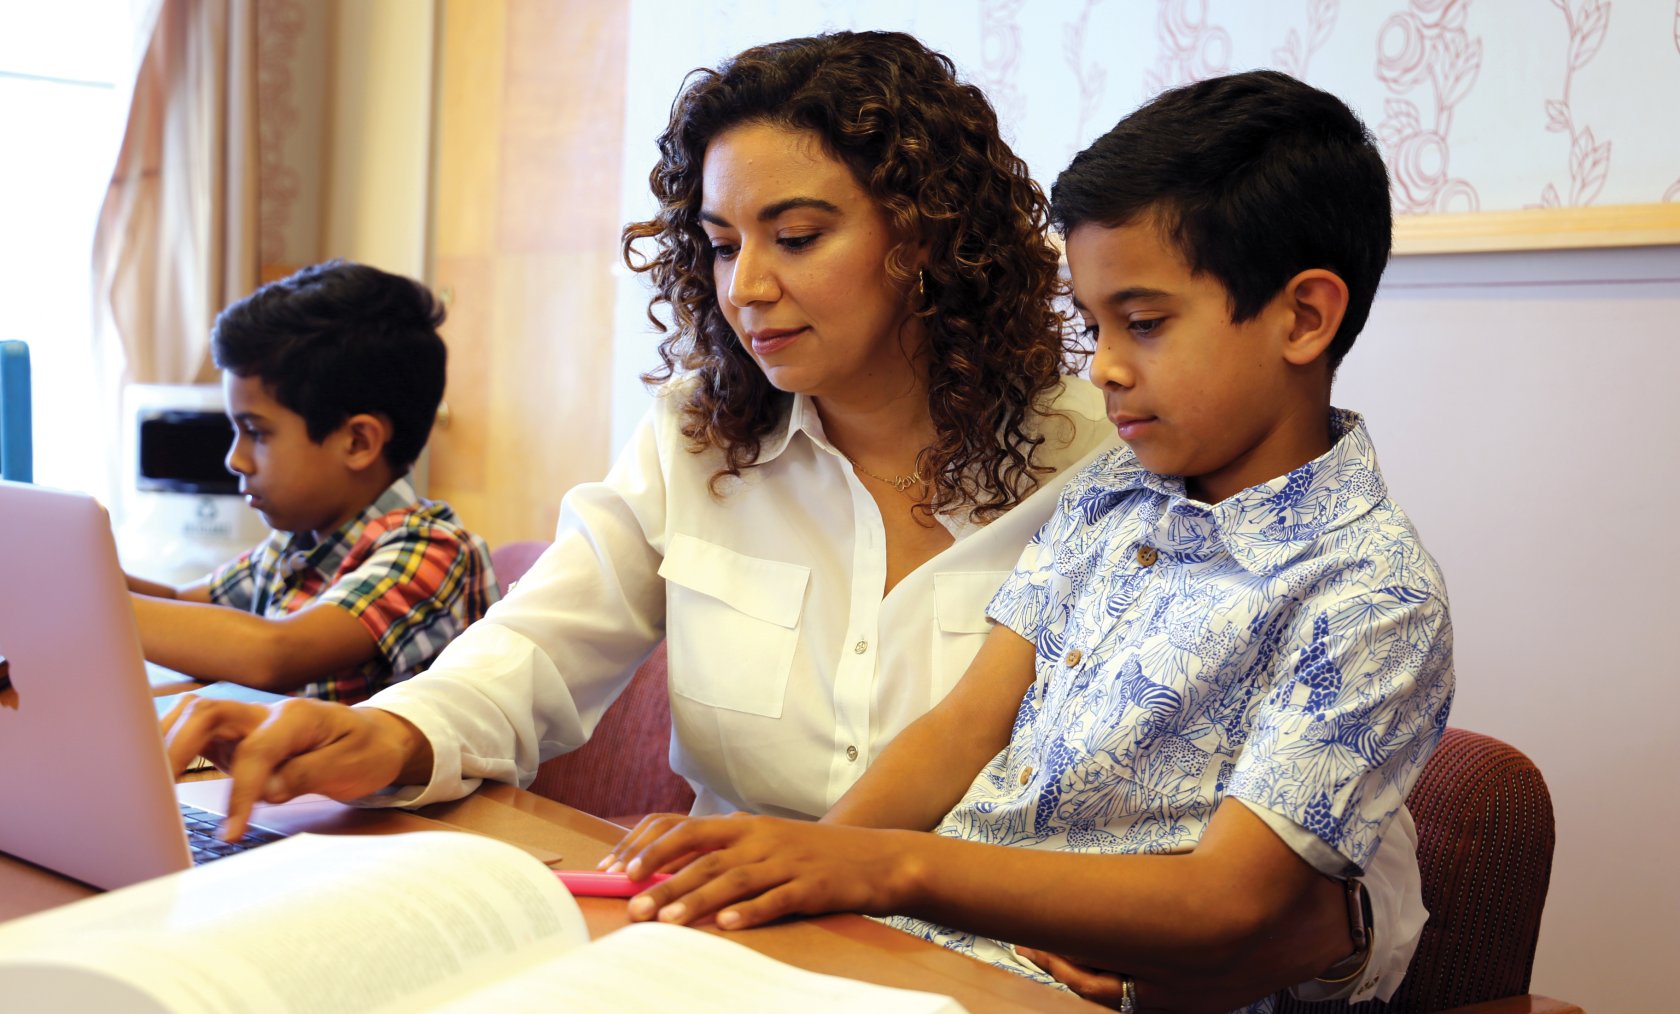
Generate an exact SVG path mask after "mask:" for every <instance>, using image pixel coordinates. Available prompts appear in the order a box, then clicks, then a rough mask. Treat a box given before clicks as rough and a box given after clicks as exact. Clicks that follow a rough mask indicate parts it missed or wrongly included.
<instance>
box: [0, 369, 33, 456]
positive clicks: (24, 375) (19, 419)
mask: <svg viewBox="0 0 1680 1014" xmlns="http://www.w3.org/2000/svg"><path fill="white" fill-rule="evenodd" d="M33 447H34V444H33V434H32V432H31V430H30V409H29V346H28V345H26V344H24V343H23V342H0V479H10V480H12V481H13V482H30V481H31V480H33V478H34V469H35V452H34V449H33Z"/></svg>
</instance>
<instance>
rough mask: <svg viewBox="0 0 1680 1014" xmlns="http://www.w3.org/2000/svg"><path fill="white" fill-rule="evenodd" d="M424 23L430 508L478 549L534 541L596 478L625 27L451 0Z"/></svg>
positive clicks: (559, 9)
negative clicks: (442, 378)
mask: <svg viewBox="0 0 1680 1014" xmlns="http://www.w3.org/2000/svg"><path fill="white" fill-rule="evenodd" d="M441 25H442V29H441V31H442V37H441V39H440V49H441V80H440V83H439V91H438V123H439V126H438V158H437V165H438V176H437V191H436V201H437V209H436V216H435V221H436V223H437V233H436V236H435V249H436V251H437V257H436V258H435V263H434V271H433V278H434V280H435V283H436V285H437V287H438V288H439V289H440V290H449V291H450V292H451V294H452V295H453V305H452V306H451V310H450V322H449V324H448V325H446V327H445V332H444V333H445V336H446V337H447V338H448V340H449V343H450V395H449V403H450V408H451V421H450V425H449V428H448V429H447V430H444V431H440V433H439V434H438V436H437V437H436V438H435V439H434V441H433V454H432V469H433V471H432V484H431V488H432V493H433V495H435V496H438V497H440V498H442V499H446V500H449V501H450V502H451V503H452V504H454V505H455V507H456V509H457V510H458V511H460V513H461V516H462V518H463V519H464V520H465V521H466V522H467V524H468V525H469V526H470V527H472V528H473V529H474V530H476V531H478V532H479V533H480V534H482V535H483V536H484V537H485V538H487V539H488V540H489V541H490V543H491V545H499V544H501V543H505V542H509V541H512V540H515V539H533V538H536V539H546V538H549V537H551V536H552V534H553V532H554V524H555V521H556V519H557V518H558V516H559V504H560V498H561V497H562V496H563V495H564V494H565V492H566V490H568V489H570V488H571V487H572V486H574V485H576V484H577V483H579V482H585V481H589V480H593V479H599V478H600V477H601V476H603V475H604V474H605V473H606V470H607V466H608V449H609V444H610V422H609V419H610V415H609V411H610V394H609V391H610V384H609V375H610V371H611V369H612V341H611V335H612V292H613V276H612V269H613V264H614V263H615V261H616V250H617V235H618V227H619V223H618V222H617V220H616V216H617V208H618V192H617V179H618V176H619V161H620V148H621V139H622V137H623V129H624V128H623V123H622V121H623V109H624V70H623V61H624V51H625V44H626V34H625V33H626V20H625V14H624V11H623V9H622V8H621V7H620V5H617V4H598V3H588V2H568V3H560V2H549V0H545V2H526V0H511V2H506V3H502V2H495V3H479V2H476V0H475V2H464V0H454V2H450V3H446V4H445V6H444V16H443V19H442V21H441Z"/></svg>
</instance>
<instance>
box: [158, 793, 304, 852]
mask: <svg viewBox="0 0 1680 1014" xmlns="http://www.w3.org/2000/svg"><path fill="white" fill-rule="evenodd" d="M181 822H182V823H184V824H185V825H186V826H187V847H188V848H190V849H192V860H193V865H194V866H196V865H198V864H199V863H207V862H209V861H210V860H212V859H220V858H222V857H223V856H231V855H233V854H234V853H235V852H244V851H245V850H246V849H253V848H256V847H257V846H258V845H267V844H268V843H269V842H272V841H279V840H280V839H282V838H284V837H286V836H285V835H283V834H280V833H279V832H277V831H270V830H269V829H268V828H266V827H249V828H247V829H246V831H245V837H243V838H241V839H239V840H238V841H222V840H221V839H220V838H218V837H216V829H217V827H219V826H220V825H221V822H222V815H221V814H219V813H211V812H210V811H209V810H200V809H199V808H198V807H196V806H189V805H187V804H186V803H182V804H181Z"/></svg>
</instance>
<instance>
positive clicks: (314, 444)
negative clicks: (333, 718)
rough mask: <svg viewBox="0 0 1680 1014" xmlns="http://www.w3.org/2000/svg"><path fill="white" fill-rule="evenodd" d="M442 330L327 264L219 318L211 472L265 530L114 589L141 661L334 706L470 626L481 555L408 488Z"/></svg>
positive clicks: (417, 309)
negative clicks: (227, 483) (122, 599)
mask: <svg viewBox="0 0 1680 1014" xmlns="http://www.w3.org/2000/svg"><path fill="white" fill-rule="evenodd" d="M442 322H443V309H442V308H441V307H440V306H439V305H438V304H437V303H436V301H435V300H434V299H433V298H432V295H431V293H430V292H429V291H427V289H426V288H425V286H423V285H421V284H419V283H418V282H415V281H412V280H410V279H407V278H402V277H399V276H396V275H391V274H387V273H385V272H383V271H380V270H378V269H376V268H371V267H367V266H365V265H360V264H351V263H347V262H345V261H330V262H328V263H325V264H318V265H315V266H313V267H308V268H304V269H303V270H301V271H299V272H297V273H296V274H294V275H292V276H291V277H289V278H285V279H282V280H281V281H277V282H273V283H271V284H269V285H265V286H263V287H262V288H260V289H258V290H257V291H256V292H254V293H252V294H251V295H250V296H248V297H246V298H245V299H242V300H240V301H239V302H237V303H234V304H233V305H231V306H229V307H228V308H227V309H225V310H223V311H222V313H221V315H220V316H218V317H217V318H216V324H215V328H214V330H213V331H212V333H211V351H212V354H213V356H214V358H215V362H216V365H217V366H218V367H220V368H221V370H222V388H223V393H224V395H225V397H226V401H227V414H228V418H229V419H230V420H231V421H232V423H233V428H234V436H233V446H232V447H231V448H230V449H229V451H228V456H227V466H228V469H229V470H230V471H232V472H234V473H236V474H237V475H238V476H239V478H240V483H239V487H240V492H241V493H242V494H244V495H245V498H246V500H247V501H248V502H249V503H250V505H251V507H252V508H254V509H255V510H257V511H258V512H260V513H261V514H262V516H263V520H264V521H265V522H267V523H268V525H269V527H270V528H273V529H274V532H273V534H272V535H270V536H269V537H268V538H267V539H266V540H265V541H264V542H263V543H262V544H261V545H260V546H258V547H256V548H255V549H253V550H251V551H250V552H248V553H245V554H244V555H242V556H240V557H239V558H238V559H236V560H233V561H231V562H229V563H227V564H224V565H223V566H222V567H220V568H218V569H217V570H216V571H215V572H214V573H212V574H210V575H209V576H208V577H206V578H204V579H203V580H201V581H198V582H196V583H194V584H191V585H188V586H186V587H184V588H170V587H167V586H164V585H159V584H155V583H152V582H148V581H143V580H140V579H137V578H130V579H129V587H130V590H131V591H132V592H134V595H133V599H134V611H135V615H136V617H137V618H138V620H139V626H140V639H141V643H142V644H143V645H144V647H145V652H146V658H147V659H149V660H151V661H153V662H156V663H158V664H160V665H164V666H167V667H169V668H171V669H175V670H178V671H180V672H182V673H185V674H187V675H189V676H193V677H195V678H198V679H203V680H227V681H230V682H234V683H241V684H244V685H246V686H250V687H256V688H258V689H262V690H270V691H275V692H279V693H290V694H297V695H302V696H310V697H320V698H324V699H326V700H332V701H342V702H344V703H347V704H350V703H355V702H356V701H360V700H363V699H365V698H367V697H369V696H370V695H372V694H373V693H374V692H376V691H378V690H379V689H381V688H382V687H385V686H388V685H389V684H391V683H394V682H396V681H398V680H402V679H406V678H408V677H409V676H412V675H414V674H415V673H417V672H420V671H421V670H423V669H425V668H426V667H427V665H429V664H430V663H431V660H432V659H433V658H434V657H435V656H436V655H437V653H438V652H439V651H441V650H443V646H444V645H446V644H448V643H449V641H450V640H451V639H452V638H453V637H454V636H455V635H456V634H458V633H459V632H460V631H461V630H463V629H464V628H465V627H466V626H467V625H468V624H469V623H472V622H473V621H474V620H477V619H478V618H479V617H480V616H482V615H484V611H485V610H486V609H487V608H489V606H490V604H491V603H492V602H494V601H495V600H496V598H497V596H498V591H497V586H496V578H495V574H494V572H493V571H492V569H491V566H490V552H489V547H488V546H486V545H485V543H484V540H483V539H481V538H479V537H477V536H475V535H472V534H470V533H468V532H467V531H466V530H465V529H463V528H462V527H461V525H460V523H459V522H458V521H457V519H456V517H455V514H454V512H453V511H452V510H450V508H449V506H448V505H447V504H444V503H439V502H433V501H427V500H423V499H421V498H420V497H419V496H417V495H416V494H415V491H414V487H413V485H412V484H411V483H410V481H409V478H408V470H409V468H410V467H411V466H412V465H413V464H414V459H415V458H416V457H418V456H419V454H420V451H421V450H422V449H423V448H424V447H425V446H426V439H427V437H428V436H429V434H430V433H431V427H432V419H433V417H434V416H435V415H436V414H437V406H438V402H439V401H440V400H441V399H442V397H443V385H444V368H445V361H446V353H445V348H444V344H443V340H442V339H441V338H440V337H438V334H437V327H438V325H439V324H441V323H442Z"/></svg>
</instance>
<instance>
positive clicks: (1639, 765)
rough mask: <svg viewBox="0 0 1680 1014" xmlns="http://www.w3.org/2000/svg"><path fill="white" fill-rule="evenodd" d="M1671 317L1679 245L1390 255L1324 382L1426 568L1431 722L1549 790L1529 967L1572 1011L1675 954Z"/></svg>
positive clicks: (1642, 990)
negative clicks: (1432, 631) (1424, 552)
mask: <svg viewBox="0 0 1680 1014" xmlns="http://www.w3.org/2000/svg"><path fill="white" fill-rule="evenodd" d="M1677 319H1680V249H1675V248H1665V249H1648V250H1613V251H1597V252H1590V253H1588V252H1581V253H1548V254H1525V255H1515V254H1505V255H1478V256H1453V257H1413V258H1401V259H1398V260H1396V261H1395V262H1394V263H1393V264H1392V265H1391V266H1390V268H1389V271H1388V274H1387V276H1386V278H1385V285H1384V289H1383V291H1382V293H1381V294H1380V295H1379V297H1378V300H1377V305H1376V308H1375V310H1374V312H1373V314H1372V317H1371V323H1370V325H1369V326H1368V327H1367V329H1366V332H1365V334H1364V335H1363V336H1362V337H1361V338H1360V340H1359V343H1358V344H1357V345H1356V346H1355V347H1354V349H1353V351H1352V352H1351V353H1350V354H1349V357H1348V359H1347V361H1346V363H1345V364H1344V365H1343V368H1342V375H1341V377H1340V379H1339V381H1338V384H1337V391H1336V396H1335V400H1336V402H1337V404H1339V405H1345V406H1347V407H1350V408H1357V409H1359V410H1361V411H1363V412H1365V413H1366V414H1367V417H1368V420H1369V423H1370V429H1371V433H1372V437H1373V438H1374V440H1375V441H1376V444H1377V450H1378V454H1379V457H1380V459H1381V461H1382V464H1383V469H1384V472H1385V473H1386V475H1387V476H1388V479H1389V484H1390V487H1391V489H1392V491H1393V493H1394V495H1395V497H1396V498H1397V499H1398V500H1399V502H1400V503H1401V504H1402V505H1403V506H1405V508H1406V509H1407V510H1408V511H1409V512H1410V513H1411V515H1412V517H1413V519H1414V520H1415V521H1416V522H1417V525H1418V528H1419V530H1420V531H1421V532H1422V534H1423V538H1424V542H1425V543H1426V544H1427V545H1428V546H1429V548H1430V550H1431V551H1432V552H1433V553H1434V554H1435V556H1436V559H1437V560H1438V561H1439V562H1440V564H1441V567H1442V569H1443V571H1444V572H1445V574H1446V579H1447V587H1448V591H1449V595H1450V596H1451V601H1452V612H1453V624H1454V628H1455V632H1456V647H1457V653H1456V654H1457V669H1458V688H1459V689H1458V697H1457V700H1456V701H1455V702H1454V705H1453V711H1452V719H1451V722H1452V724H1453V725H1457V726H1463V727H1465V728H1470V729H1475V730H1477V731H1479V732H1486V733H1489V734H1491V735H1494V736H1498V737H1499V738H1501V739H1504V740H1506V741H1507V742H1509V743H1511V744H1513V745H1515V746H1517V747H1518V748H1520V749H1521V750H1523V751H1524V752H1525V753H1527V754H1528V755H1529V756H1530V757H1531V758H1533V759H1534V761H1535V763H1536V764H1538V765H1539V767H1540V770H1541V772H1542V773H1543V774H1544V775H1545V777H1546V781H1547V783H1548V785H1549V786H1550V787H1551V791H1552V799H1553V804H1554V806H1555V808H1556V812H1557V826H1558V842H1557V852H1556V856H1555V860H1554V866H1553V870H1552V887H1551V894H1550V896H1549V899H1548V902H1547V905H1546V912H1545V917H1544V921H1543V923H1542V926H1541V936H1540V950H1539V954H1538V955H1537V957H1536V961H1535V968H1534V981H1533V986H1532V988H1533V990H1534V991H1535V992H1538V993H1543V994H1546V995H1550V996H1556V997H1559V998H1564V999H1569V1000H1572V1001H1574V1002H1576V1003H1579V1004H1581V1005H1582V1006H1583V1007H1585V1008H1586V1009H1587V1010H1590V1011H1592V1012H1594V1014H1609V1012H1618V1011H1628V1012H1635V1011H1649V1010H1655V1009H1659V1008H1660V1007H1662V1006H1664V1004H1663V1003H1662V1002H1661V1001H1659V999H1658V998H1660V997H1664V996H1665V995H1666V994H1667V993H1668V992H1669V991H1670V984H1669V972H1670V968H1669V964H1670V962H1672V960H1673V957H1674V955H1676V954H1680V927H1677V926H1676V921H1675V915H1676V913H1680V867H1677V866H1676V865H1675V864H1674V863H1672V862H1670V861H1668V858H1667V850H1668V849H1669V848H1670V847H1671V846H1672V843H1673V842H1674V841H1675V840H1676V838H1680V815H1677V811H1676V808H1675V807H1674V805H1673V804H1672V802H1671V800H1670V799H1669V798H1668V793H1669V783H1670V780H1671V779H1672V778H1673V776H1674V774H1675V772H1676V771H1680V736H1676V734H1675V729H1674V725H1675V721H1676V715H1680V661H1677V656H1676V654H1675V652H1674V648H1673V645H1672V643H1671V642H1669V641H1668V639H1667V636H1666V632H1667V631H1668V625H1669V624H1670V623H1674V622H1676V620H1677V618H1680V584H1676V576H1677V575H1680V539H1676V537H1675V535H1674V534H1673V533H1674V529H1673V525H1674V518H1673V514H1672V512H1673V511H1674V508H1675V504H1676V503H1677V502H1680V455H1677V454H1676V449H1675V445H1676V442H1677V440H1680V397H1677V395H1676V391H1675V382H1676V378H1677V377H1680V343H1677V341H1676V337H1677V336H1676V334H1675V328H1674V324H1673V322H1674V321H1675V320H1677Z"/></svg>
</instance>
